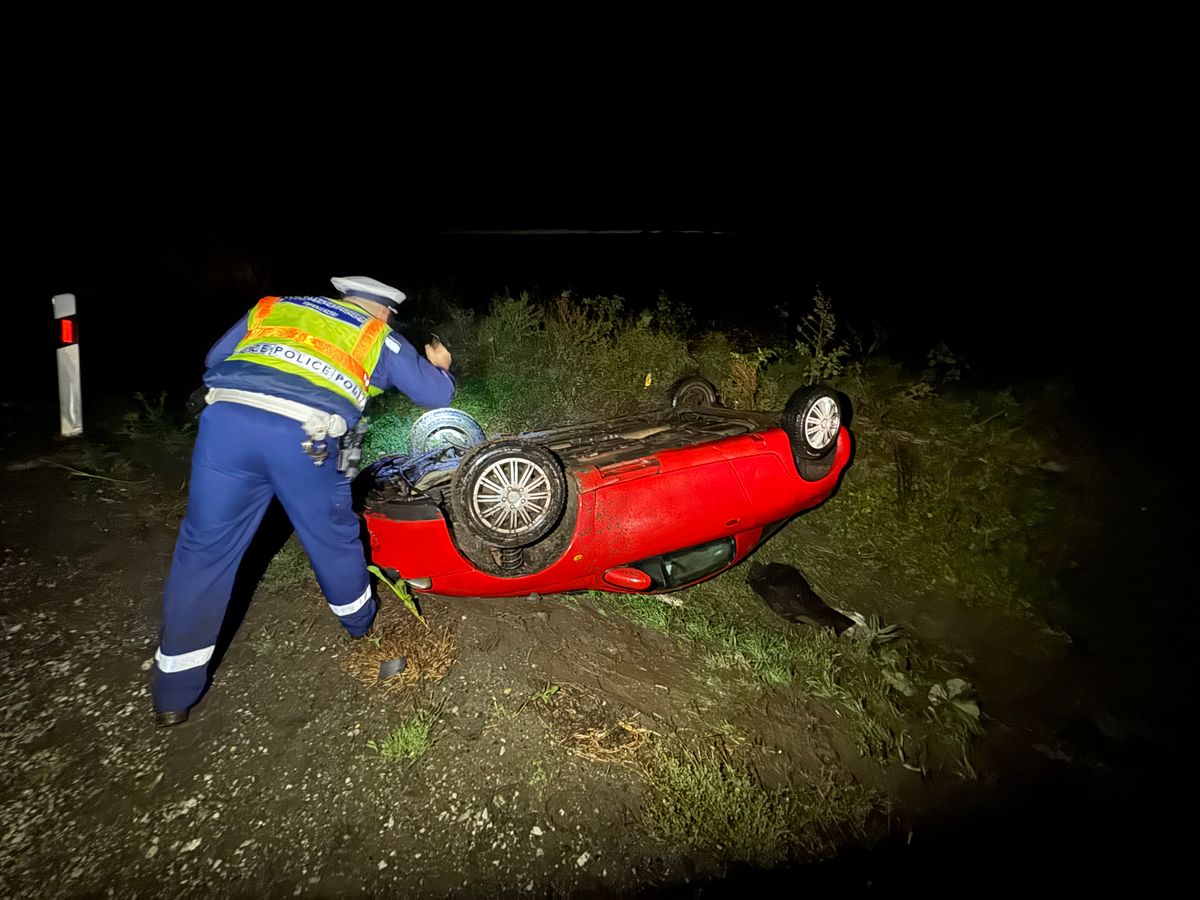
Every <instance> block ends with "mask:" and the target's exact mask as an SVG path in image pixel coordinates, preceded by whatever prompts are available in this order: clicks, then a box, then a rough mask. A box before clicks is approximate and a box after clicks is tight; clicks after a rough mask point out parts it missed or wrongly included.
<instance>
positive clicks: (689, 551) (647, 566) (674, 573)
mask: <svg viewBox="0 0 1200 900" xmlns="http://www.w3.org/2000/svg"><path fill="white" fill-rule="evenodd" d="M733 553H734V543H733V538H720V539H719V540H715V541H711V542H709V543H707V544H700V545H699V546H696V547H688V548H686V549H684V550H676V551H675V552H674V553H664V554H663V555H662V556H652V557H650V558H649V559H643V560H640V561H639V562H635V563H630V566H632V567H633V568H635V569H640V570H641V571H643V572H645V573H646V574H647V575H649V576H650V581H651V582H652V583H653V586H654V587H655V588H657V589H658V590H663V589H664V588H677V587H682V586H683V585H685V584H691V583H692V582H693V581H699V580H700V579H701V578H704V577H705V576H707V575H711V574H712V573H713V572H716V571H719V570H720V569H723V568H725V566H727V565H729V563H730V561H731V560H732V559H733Z"/></svg>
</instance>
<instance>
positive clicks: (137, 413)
mask: <svg viewBox="0 0 1200 900" xmlns="http://www.w3.org/2000/svg"><path fill="white" fill-rule="evenodd" d="M133 400H134V405H133V408H132V409H130V410H128V411H127V412H125V414H124V415H123V416H122V417H121V423H120V425H119V426H118V427H117V433H118V434H121V435H123V436H125V437H129V438H135V439H136V438H142V439H151V440H155V441H159V442H162V443H177V444H181V443H186V442H188V441H191V440H192V439H193V438H195V436H196V423H195V421H194V420H193V419H192V418H190V417H189V416H187V415H186V413H185V412H183V411H181V410H176V409H175V408H174V406H173V405H172V406H168V405H167V393H166V391H163V392H161V393H160V394H159V395H158V397H156V398H154V399H148V398H147V397H146V396H145V395H144V394H142V393H141V392H140V391H139V392H137V393H135V394H134V395H133Z"/></svg>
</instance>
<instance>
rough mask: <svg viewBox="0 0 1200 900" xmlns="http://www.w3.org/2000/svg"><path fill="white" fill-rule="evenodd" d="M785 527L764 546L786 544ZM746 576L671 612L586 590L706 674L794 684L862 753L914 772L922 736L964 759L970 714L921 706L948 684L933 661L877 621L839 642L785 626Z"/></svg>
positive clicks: (725, 579)
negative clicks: (686, 647)
mask: <svg viewBox="0 0 1200 900" xmlns="http://www.w3.org/2000/svg"><path fill="white" fill-rule="evenodd" d="M792 528H793V526H789V527H788V528H785V529H784V530H783V531H782V532H780V534H779V535H777V536H776V538H775V539H774V540H773V543H774V541H781V542H783V543H784V544H785V545H786V544H787V543H788V542H789V541H790V540H795V539H796V537H795V534H791V535H789V531H790V530H791V529H792ZM746 574H747V573H746V571H745V568H744V567H739V568H735V569H733V570H731V571H729V572H727V573H725V574H724V575H722V576H721V577H720V578H717V579H714V580H713V581H709V582H705V583H703V584H700V585H696V586H694V587H692V588H688V589H686V590H684V591H681V592H679V593H678V594H676V595H674V596H676V597H678V598H681V599H682V600H683V603H682V605H680V606H670V605H667V604H665V603H663V602H662V601H661V600H658V599H656V598H655V597H653V596H649V595H621V594H606V593H600V592H593V593H592V594H591V595H590V600H591V602H592V603H593V604H595V605H596V606H597V608H599V609H601V610H608V611H613V612H616V613H617V614H619V615H622V616H624V617H626V618H629V619H630V620H632V621H634V622H636V623H637V624H639V625H641V626H643V627H646V628H651V629H654V630H655V631H659V632H662V633H663V634H666V635H669V636H671V637H674V638H676V639H677V640H679V641H681V642H684V643H686V644H690V645H691V646H692V648H693V650H694V651H695V653H696V658H697V659H698V661H699V662H700V664H701V665H702V666H703V668H704V669H705V670H706V671H710V672H714V671H716V672H724V673H726V675H727V676H728V677H732V678H734V679H736V680H740V681H743V682H745V683H748V684H751V685H754V684H757V685H761V686H764V687H768V688H769V687H778V688H787V687H789V686H790V687H794V688H798V689H800V690H803V691H804V692H805V693H806V694H808V695H809V696H811V697H814V698H816V699H818V700H820V701H823V702H824V703H825V704H827V707H828V708H829V710H830V712H831V714H832V715H834V716H835V717H837V718H840V719H841V720H842V721H843V722H844V723H845V728H846V731H847V734H848V735H849V737H850V739H851V741H852V742H853V745H854V747H855V748H856V749H857V750H858V752H859V753H860V754H862V755H864V756H869V757H871V758H873V759H876V760H879V761H880V762H887V761H897V762H899V763H901V764H903V765H908V766H913V767H917V768H919V767H921V766H923V765H924V762H923V759H924V757H925V755H926V749H927V748H924V747H923V745H922V741H923V740H932V741H933V742H934V747H935V749H939V750H942V751H944V752H945V753H950V754H952V755H953V756H955V757H956V758H963V757H964V756H965V754H966V753H967V745H968V744H969V741H970V739H971V737H973V736H974V734H977V733H978V727H976V728H974V729H972V728H971V727H968V726H969V725H971V724H974V725H976V726H978V717H976V720H975V722H974V723H971V722H968V721H964V718H963V713H962V710H961V709H960V708H959V707H957V706H954V705H953V704H943V706H942V707H941V708H939V707H937V706H936V704H935V705H934V706H933V707H931V706H930V705H929V703H928V702H927V697H928V692H929V691H930V690H932V689H933V688H934V686H935V685H936V684H939V683H942V682H943V681H947V680H948V679H947V675H948V673H947V672H945V671H944V670H943V668H942V667H941V666H939V665H938V664H937V662H936V661H933V660H929V659H926V658H924V657H923V656H922V655H921V654H920V653H918V651H917V650H916V648H915V646H914V645H913V644H912V643H911V642H910V641H909V640H907V639H906V638H904V637H903V636H902V635H899V634H898V633H896V632H895V631H894V630H893V629H889V628H888V627H887V626H884V625H882V623H879V622H878V620H877V619H875V620H874V625H873V627H871V622H870V621H869V622H868V626H867V627H866V628H863V629H855V630H853V631H849V632H847V633H846V634H844V635H843V636H841V637H838V636H836V635H835V634H834V633H833V631H832V630H829V629H818V628H809V627H793V626H789V625H787V624H785V623H784V622H783V620H781V619H779V618H778V617H776V616H775V615H774V613H772V612H770V611H769V610H768V609H767V608H766V607H765V606H764V605H763V603H762V602H761V600H759V598H758V597H757V596H756V595H755V594H754V592H753V591H752V590H751V589H750V588H749V586H748V585H747V584H746V581H745V579H746ZM931 709H934V710H935V712H936V713H937V714H932V713H931V712H930V710H931ZM968 718H969V717H968ZM914 760H915V761H916V762H914Z"/></svg>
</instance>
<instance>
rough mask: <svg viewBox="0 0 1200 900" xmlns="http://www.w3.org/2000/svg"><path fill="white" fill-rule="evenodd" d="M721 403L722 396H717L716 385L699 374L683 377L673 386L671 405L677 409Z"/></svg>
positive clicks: (718, 404)
mask: <svg viewBox="0 0 1200 900" xmlns="http://www.w3.org/2000/svg"><path fill="white" fill-rule="evenodd" d="M720 405H721V398H720V397H718V396H717V388H716V385H714V384H713V383H712V382H711V381H709V380H708V379H707V378H701V377H700V376H699V375H690V376H688V377H687V378H681V379H679V381H677V382H675V384H674V386H673V387H672V388H671V406H672V407H674V408H675V409H693V408H695V407H697V406H720Z"/></svg>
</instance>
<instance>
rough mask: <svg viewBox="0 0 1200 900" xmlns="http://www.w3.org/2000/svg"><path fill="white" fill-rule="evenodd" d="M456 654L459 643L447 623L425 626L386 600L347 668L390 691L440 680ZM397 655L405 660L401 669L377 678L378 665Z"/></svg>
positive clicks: (358, 677)
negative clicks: (391, 674)
mask: <svg viewBox="0 0 1200 900" xmlns="http://www.w3.org/2000/svg"><path fill="white" fill-rule="evenodd" d="M457 655H458V644H457V642H456V641H455V639H454V633H453V632H452V631H451V629H450V627H449V626H448V625H446V624H443V623H436V624H435V623H431V624H430V626H429V628H426V627H425V626H424V625H422V624H421V623H420V622H419V621H418V620H417V618H416V617H415V616H414V615H412V613H410V612H409V611H408V610H407V609H405V608H404V607H403V606H402V605H401V604H399V603H387V604H385V605H384V606H383V607H382V608H381V609H380V610H379V616H378V617H377V618H376V619H375V625H374V626H373V627H372V629H371V633H370V634H368V635H367V636H366V637H364V638H363V639H362V640H361V641H358V642H357V643H356V644H355V646H354V649H353V650H352V651H351V652H350V656H349V659H348V660H347V663H346V668H347V669H348V670H349V672H350V674H351V675H352V676H353V677H354V678H356V679H357V680H358V681H361V682H362V683H363V684H365V685H367V686H378V687H380V688H381V689H382V690H383V692H384V694H391V693H394V692H396V691H399V690H403V689H405V688H409V687H412V686H414V685H416V684H418V683H420V682H423V681H440V680H441V679H442V678H444V677H445V676H446V673H447V672H449V671H450V667H451V666H452V665H453V664H454V660H455V659H456V658H457ZM400 656H403V657H404V658H405V659H406V660H407V663H406V665H405V667H404V671H403V672H400V673H399V674H397V675H393V676H392V677H391V678H386V679H383V680H380V678H379V667H380V665H381V664H382V663H384V662H385V661H386V660H389V659H396V658H397V657H400Z"/></svg>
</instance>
